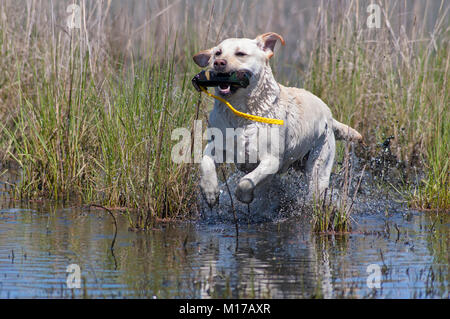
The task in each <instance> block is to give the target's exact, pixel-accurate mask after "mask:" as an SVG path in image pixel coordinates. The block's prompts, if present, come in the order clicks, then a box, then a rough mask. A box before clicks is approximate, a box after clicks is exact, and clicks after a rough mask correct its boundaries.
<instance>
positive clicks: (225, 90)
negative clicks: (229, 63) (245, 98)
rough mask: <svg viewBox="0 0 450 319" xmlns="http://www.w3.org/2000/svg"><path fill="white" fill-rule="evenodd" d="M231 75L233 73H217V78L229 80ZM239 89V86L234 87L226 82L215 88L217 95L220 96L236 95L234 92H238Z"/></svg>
mask: <svg viewBox="0 0 450 319" xmlns="http://www.w3.org/2000/svg"><path fill="white" fill-rule="evenodd" d="M233 73H234V72H229V73H217V78H230V77H231V75H232V74H233ZM239 88H240V86H239V85H235V84H232V83H228V82H223V83H219V85H218V86H217V90H218V91H219V94H220V95H222V96H229V95H232V94H234V93H236V91H237V90H239Z"/></svg>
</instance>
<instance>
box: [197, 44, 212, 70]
mask: <svg viewBox="0 0 450 319" xmlns="http://www.w3.org/2000/svg"><path fill="white" fill-rule="evenodd" d="M211 51H212V50H211V49H208V50H203V51H200V52H199V53H197V54H196V55H194V56H193V59H194V62H195V63H196V64H197V65H198V66H200V67H202V68H204V67H205V66H207V65H208V63H209V59H210V58H211Z"/></svg>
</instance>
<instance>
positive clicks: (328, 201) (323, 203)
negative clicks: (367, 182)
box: [311, 144, 366, 234]
mask: <svg viewBox="0 0 450 319" xmlns="http://www.w3.org/2000/svg"><path fill="white" fill-rule="evenodd" d="M365 169H366V166H364V167H363V168H362V171H361V173H360V176H359V179H358V181H357V184H356V186H355V188H354V190H353V194H351V190H350V189H351V184H352V181H353V179H354V169H353V165H352V163H351V156H350V145H349V144H347V145H346V146H345V153H344V162H343V164H342V172H341V173H340V174H342V175H343V180H342V185H341V187H340V188H339V194H338V198H336V194H334V192H333V188H330V189H326V190H325V193H324V194H322V196H320V197H319V198H317V197H314V198H313V202H312V204H311V207H312V219H311V223H312V229H313V231H314V232H317V233H325V234H344V233H348V232H350V231H351V230H352V226H351V224H352V217H351V214H352V212H353V203H354V201H355V199H356V194H357V193H358V189H359V186H360V185H361V180H362V177H363V175H364V171H365Z"/></svg>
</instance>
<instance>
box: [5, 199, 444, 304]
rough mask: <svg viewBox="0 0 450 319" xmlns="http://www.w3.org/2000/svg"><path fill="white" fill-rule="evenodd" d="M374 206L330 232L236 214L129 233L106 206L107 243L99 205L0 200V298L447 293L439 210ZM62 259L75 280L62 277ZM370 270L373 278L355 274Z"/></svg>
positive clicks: (300, 220) (303, 222)
mask: <svg viewBox="0 0 450 319" xmlns="http://www.w3.org/2000/svg"><path fill="white" fill-rule="evenodd" d="M386 207H387V208H386V209H378V210H375V212H374V211H365V210H364V209H359V210H358V211H357V212H355V213H354V215H353V218H354V227H353V231H352V232H351V233H350V234H348V235H340V236H330V235H318V234H314V233H312V232H311V229H310V223H309V222H308V218H304V217H302V216H301V214H300V216H296V217H290V218H280V219H278V220H276V221H270V222H259V223H252V224H246V223H245V222H244V223H241V224H240V225H239V233H238V236H236V230H235V227H234V225H233V224H232V223H229V222H217V221H216V222H211V221H208V220H204V221H197V222H177V223H164V224H159V225H157V226H155V228H154V229H152V230H150V231H148V232H132V231H129V230H128V221H127V219H126V218H125V217H124V216H122V215H119V214H117V217H116V219H117V225H118V229H117V237H116V240H115V242H114V247H113V249H111V244H112V240H113V238H114V231H115V226H114V223H113V220H112V218H111V216H109V215H108V214H107V213H106V212H104V211H103V210H99V209H91V210H88V209H82V208H76V207H75V208H74V207H59V206H57V205H52V204H50V203H47V202H41V203H32V204H23V203H20V202H11V201H5V202H3V203H2V204H1V209H0V298H73V297H74V298H227V297H235V298H236V297H239V298H240V297H247V298H252V297H257V298H266V297H267V298H313V297H319V298H339V297H354V298H413V297H415V298H448V297H449V251H448V247H449V241H450V240H449V238H450V236H449V235H450V234H449V229H450V227H449V222H450V220H449V214H448V213H445V212H444V213H439V214H438V213H436V212H416V211H411V210H407V209H405V208H403V207H402V206H401V205H394V206H393V207H391V206H386ZM71 264H76V265H78V266H79V268H80V276H81V283H80V288H73V289H70V288H68V287H67V278H68V275H69V273H68V272H66V270H67V267H68V266H69V265H71ZM371 264H375V265H378V266H379V267H378V266H370V265H371ZM373 267H375V268H373ZM374 269H375V270H377V269H378V270H380V272H381V278H380V279H381V282H380V288H369V287H368V284H367V281H368V276H369V275H373V274H376V271H375V272H374ZM370 278H373V277H370ZM370 278H369V284H370V283H374V282H375V281H372V280H371V279H370Z"/></svg>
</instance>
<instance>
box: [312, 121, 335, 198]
mask: <svg viewBox="0 0 450 319" xmlns="http://www.w3.org/2000/svg"><path fill="white" fill-rule="evenodd" d="M335 152H336V141H335V138H334V133H333V131H332V130H330V129H327V132H326V133H325V134H324V135H323V136H322V137H321V138H320V139H319V140H318V141H317V142H316V145H315V146H314V148H313V149H312V150H311V152H310V154H309V157H308V161H307V162H306V172H305V173H306V180H307V181H308V195H307V196H308V197H307V200H308V201H313V200H314V201H318V200H321V199H322V198H321V197H322V196H324V195H325V190H326V189H327V188H328V185H329V183H330V175H331V169H332V168H333V162H334V155H335Z"/></svg>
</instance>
